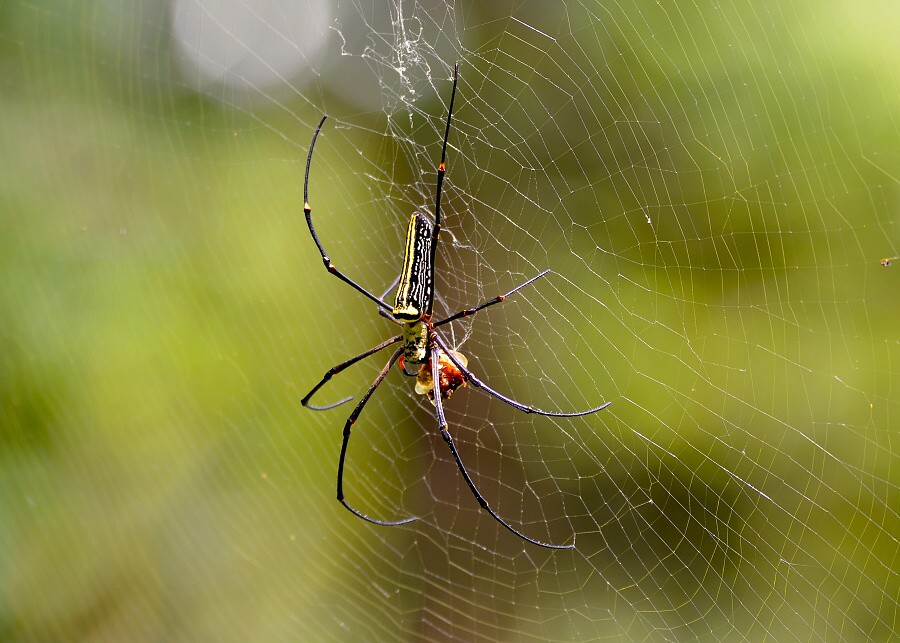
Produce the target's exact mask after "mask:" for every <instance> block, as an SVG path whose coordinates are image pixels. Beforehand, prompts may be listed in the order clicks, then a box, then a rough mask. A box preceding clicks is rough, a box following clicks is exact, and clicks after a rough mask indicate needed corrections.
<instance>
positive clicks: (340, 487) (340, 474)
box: [337, 347, 416, 527]
mask: <svg viewBox="0 0 900 643" xmlns="http://www.w3.org/2000/svg"><path fill="white" fill-rule="evenodd" d="M402 352H403V348H402V347H401V348H398V349H397V350H396V351H394V354H393V355H392V356H391V359H389V360H388V363H387V364H386V365H385V367H384V368H383V369H381V372H380V373H379V374H378V377H376V378H375V381H374V382H372V386H370V387H369V390H368V391H366V393H365V395H363V396H362V399H361V400H360V401H359V404H357V405H356V408H355V409H353V413H351V414H350V417H348V418H347V422H346V423H345V424H344V441H343V443H342V444H341V457H340V460H338V471H337V499H338V501H339V502H340V503H341V504H342V505H344V507H346V508H347V509H348V510H349V511H350V513H352V514H354V515H355V516H358V517H360V518H362V519H363V520H366V521H368V522H371V523H373V524H376V525H383V526H385V527H394V526H396V525H404V524H406V523H408V522H412V521H413V520H415V519H416V518H415V516H414V517H412V518H405V519H403V520H394V521H388V520H375V519H374V518H369V517H368V516H367V515H366V514H364V513H362V512H360V511H357V510H356V509H354V508H353V507H351V506H350V505H349V504H347V501H346V500H344V460H345V459H346V457H347V445H348V444H350V429H352V428H353V424H354V423H355V422H356V419H357V418H358V417H359V414H360V413H362V410H363V407H364V406H365V405H366V402H368V401H369V398H370V397H372V393H374V392H375V389H377V388H378V386H379V385H380V384H381V382H383V381H384V378H385V376H386V375H387V374H388V371H390V370H391V367H392V366H393V365H394V362H396V361H397V359H398V358H399V357H400V353H402Z"/></svg>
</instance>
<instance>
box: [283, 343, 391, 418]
mask: <svg viewBox="0 0 900 643" xmlns="http://www.w3.org/2000/svg"><path fill="white" fill-rule="evenodd" d="M401 339H403V336H402V335H397V336H396V337H391V338H390V339H388V340H385V341H383V342H381V343H380V344H379V345H378V346H374V347H372V348H370V349H369V350H367V351H366V352H365V353H360V354H359V355H357V356H356V357H351V358H350V359H348V360H347V361H346V362H341V363H340V364H338V365H337V366H332V367H331V368H330V369H328V371H327V372H326V373H325V376H324V377H323V378H322V379H321V380H319V383H318V384H316V385H315V386H314V387H313V388H312V390H311V391H310V392H309V393H307V394H306V396H305V397H304V398H303V399H302V400H300V404H302V405H303V406H305V407H306V408H308V409H312V410H313V411H327V410H328V409H333V408H334V407H336V406H340V405H341V404H343V403H344V402H349V401H350V400H352V399H353V396H352V395H351V396H350V397H345V398H344V399H343V400H338V401H337V402H332V403H331V404H326V405H325V406H315V405H314V404H310V403H309V400H310V399H312V396H313V395H315V394H316V391H318V390H319V389H320V388H322V387H323V386H325V384H327V383H328V380H330V379H331V378H332V376H334V375H337V374H338V373H340V372H341V371H342V370H344V369H345V368H347V367H348V366H353V365H354V364H356V362H358V361H360V360H361V359H365V358H367V357H368V356H369V355H374V354H375V353H377V352H378V351H380V350H382V349H384V348H387V347H388V346H390V345H391V344H396V343H397V342H399V341H400V340H401Z"/></svg>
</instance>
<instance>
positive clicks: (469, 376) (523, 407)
mask: <svg viewBox="0 0 900 643" xmlns="http://www.w3.org/2000/svg"><path fill="white" fill-rule="evenodd" d="M432 332H433V334H434V339H435V341H436V342H437V343H438V345H439V346H440V347H441V350H443V351H444V352H445V353H446V354H447V357H448V358H449V359H450V361H451V362H453V365H454V366H456V368H458V369H459V370H460V372H462V374H463V377H464V378H465V379H466V381H468V382H472V386H474V387H475V388H480V389H482V390H483V391H484V392H485V393H487V394H488V395H492V396H494V397H496V398H497V399H498V400H500V401H501V402H505V403H506V404H509V405H510V406H511V407H513V408H516V409H519V410H520V411H522V412H523V413H535V414H536V415H546V416H549V417H557V418H569V417H578V416H580V415H590V414H591V413H596V412H597V411H602V410H603V409H605V408H606V407H607V406H609V405H610V404H612V402H607V403H606V404H601V405H600V406H596V407H594V408H592V409H586V410H584V411H574V412H571V413H560V412H559V411H542V410H541V409H538V408H535V407H533V406H529V405H527V404H522V403H521V402H517V401H516V400H514V399H512V398H510V397H506V396H505V395H503V394H501V393H498V392H497V391H495V390H494V389H492V388H491V387H490V386H488V385H487V384H485V383H484V382H482V381H481V380H480V379H478V378H477V377H475V375H474V374H473V373H472V371H470V370H469V369H468V368H466V367H465V365H464V364H463V363H462V362H460V361H459V359H458V358H457V357H456V356H455V355H454V354H453V351H451V350H450V347H449V346H447V342H445V341H444V340H443V338H441V336H440V335H438V334H437V332H435V331H432ZM435 397H438V396H435Z"/></svg>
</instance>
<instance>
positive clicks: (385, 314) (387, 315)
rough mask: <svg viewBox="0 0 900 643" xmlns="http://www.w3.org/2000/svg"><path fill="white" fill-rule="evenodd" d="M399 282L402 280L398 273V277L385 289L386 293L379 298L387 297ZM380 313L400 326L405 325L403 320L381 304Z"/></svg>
mask: <svg viewBox="0 0 900 643" xmlns="http://www.w3.org/2000/svg"><path fill="white" fill-rule="evenodd" d="M399 282H400V275H397V278H396V279H394V281H393V283H392V284H391V285H390V286H388V289H387V290H385V291H384V293H382V295H381V297H379V299H384V298H385V297H387V296H388V295H389V294H390V292H391V291H392V290H393V289H394V288H395V287H396V286H397V284H398V283H399ZM378 314H379V315H381V316H382V317H384V318H385V319H387V320H388V321H390V322H394V323H395V324H397V325H398V326H402V325H403V322H401V321H400V320H397V319H394V316H393V315H391V314H390V313H389V312H387V311H386V310H385V309H384V308H382V307H381V306H379V307H378Z"/></svg>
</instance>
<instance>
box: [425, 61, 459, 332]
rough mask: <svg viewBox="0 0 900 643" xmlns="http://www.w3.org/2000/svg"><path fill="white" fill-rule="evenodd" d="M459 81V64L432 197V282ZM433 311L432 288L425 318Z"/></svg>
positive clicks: (454, 73) (454, 75)
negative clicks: (448, 148)
mask: <svg viewBox="0 0 900 643" xmlns="http://www.w3.org/2000/svg"><path fill="white" fill-rule="evenodd" d="M458 80H459V63H456V65H455V66H454V67H453V90H452V91H451V92H450V107H449V108H448V109H447V127H446V128H445V129H444V144H443V146H442V147H441V164H440V165H438V172H437V190H436V192H435V196H434V230H433V231H432V233H431V271H432V274H431V278H432V280H434V258H435V257H436V256H437V245H438V236H440V234H441V191H442V190H443V187H444V174H445V173H446V171H447V139H448V138H450V119H451V118H452V117H453V99H455V98H456V83H457V81H458ZM433 310H434V288H432V289H431V299H430V301H429V302H428V309H427V310H426V316H427V317H430V316H431V313H432V311H433Z"/></svg>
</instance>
